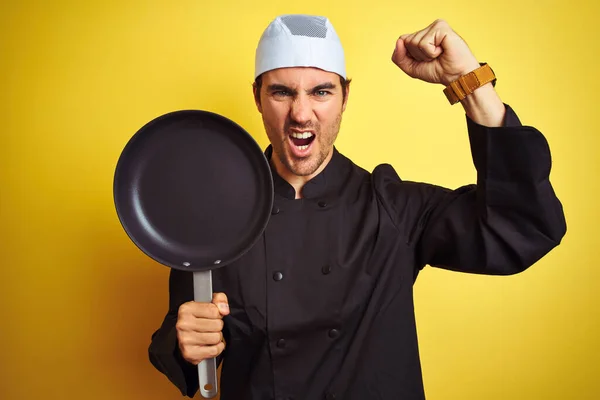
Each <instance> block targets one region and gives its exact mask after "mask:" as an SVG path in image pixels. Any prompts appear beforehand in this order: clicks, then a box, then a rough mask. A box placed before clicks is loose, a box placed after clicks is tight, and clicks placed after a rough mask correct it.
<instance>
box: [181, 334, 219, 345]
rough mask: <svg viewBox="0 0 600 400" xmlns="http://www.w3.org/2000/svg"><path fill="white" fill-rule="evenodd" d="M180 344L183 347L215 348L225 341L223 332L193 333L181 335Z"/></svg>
mask: <svg viewBox="0 0 600 400" xmlns="http://www.w3.org/2000/svg"><path fill="white" fill-rule="evenodd" d="M177 339H178V340H179V343H180V344H182V345H183V346H214V345H216V344H219V343H220V342H222V341H223V335H222V334H221V332H192V333H187V334H182V335H179V336H178V338H177Z"/></svg>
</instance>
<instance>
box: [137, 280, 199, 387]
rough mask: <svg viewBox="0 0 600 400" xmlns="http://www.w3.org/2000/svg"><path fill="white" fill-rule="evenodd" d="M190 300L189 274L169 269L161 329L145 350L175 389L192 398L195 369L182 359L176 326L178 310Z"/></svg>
mask: <svg viewBox="0 0 600 400" xmlns="http://www.w3.org/2000/svg"><path fill="white" fill-rule="evenodd" d="M193 299H194V294H193V284H192V273H191V272H185V271H179V270H176V269H171V272H170V275H169V311H168V312H167V315H166V316H165V318H164V320H163V323H162V325H161V327H160V328H159V329H158V330H157V331H156V332H154V334H153V335H152V341H151V343H150V347H149V348H148V354H149V357H150V362H151V363H152V365H154V367H155V368H156V369H157V370H158V371H160V372H161V373H163V374H164V375H165V376H166V377H167V378H168V379H169V380H170V381H171V382H172V383H173V384H174V385H175V386H177V388H179V390H180V391H181V394H182V395H184V396H188V397H193V396H194V394H195V393H196V391H197V390H198V372H197V371H198V369H197V367H196V366H195V365H192V364H190V363H188V362H187V361H185V360H184V359H183V357H182V356H181V352H180V351H179V344H178V342H177V332H176V330H175V324H176V323H177V313H178V311H179V306H180V305H181V304H183V303H185V302H187V301H191V300H193Z"/></svg>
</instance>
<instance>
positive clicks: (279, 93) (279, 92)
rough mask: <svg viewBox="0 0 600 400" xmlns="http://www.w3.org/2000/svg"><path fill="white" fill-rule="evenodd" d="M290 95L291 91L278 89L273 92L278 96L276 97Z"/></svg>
mask: <svg viewBox="0 0 600 400" xmlns="http://www.w3.org/2000/svg"><path fill="white" fill-rule="evenodd" d="M289 95H290V92H286V91H285V90H276V91H274V92H273V96H276V97H286V96H289Z"/></svg>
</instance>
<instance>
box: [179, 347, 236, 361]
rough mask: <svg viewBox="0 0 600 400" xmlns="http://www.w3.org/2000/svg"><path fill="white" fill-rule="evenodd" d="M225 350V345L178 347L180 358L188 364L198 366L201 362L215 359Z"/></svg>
mask: <svg viewBox="0 0 600 400" xmlns="http://www.w3.org/2000/svg"><path fill="white" fill-rule="evenodd" d="M223 350H225V343H223V342H220V343H219V344H216V345H214V346H183V347H182V346H180V351H181V355H182V357H183V358H184V359H185V360H186V361H187V362H189V363H192V364H194V365H198V364H199V363H200V362H201V361H202V360H206V359H209V358H215V357H217V356H219V355H220V354H221V353H222V352H223Z"/></svg>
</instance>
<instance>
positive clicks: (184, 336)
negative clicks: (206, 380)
mask: <svg viewBox="0 0 600 400" xmlns="http://www.w3.org/2000/svg"><path fill="white" fill-rule="evenodd" d="M228 314H229V304H228V302H227V296H226V295H225V294H224V293H215V294H213V299H212V302H211V303H198V302H195V301H189V302H187V303H183V304H182V305H181V306H180V307H179V312H178V315H177V324H176V325H175V328H176V330H177V340H178V342H179V350H180V351H181V355H182V356H183V358H184V359H185V360H186V361H188V362H190V363H192V364H194V365H197V364H199V363H200V362H201V361H202V360H204V359H207V358H214V357H217V356H218V355H219V354H221V353H222V352H223V350H225V341H224V340H223V316H225V315H228Z"/></svg>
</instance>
